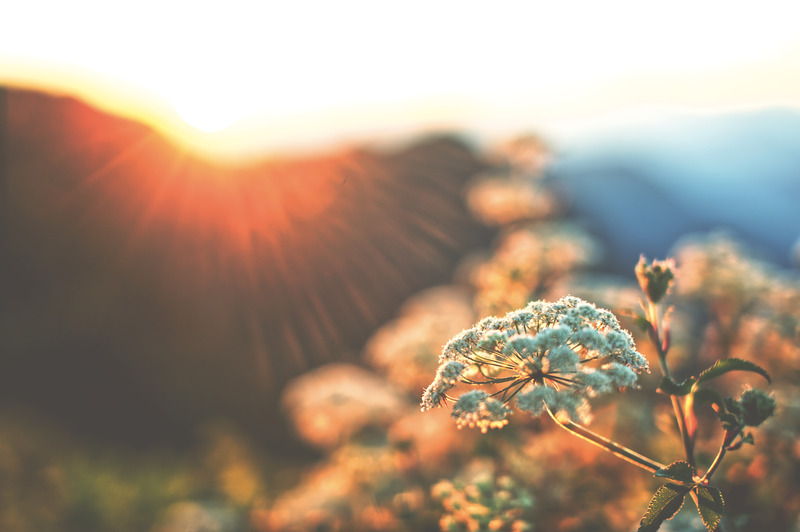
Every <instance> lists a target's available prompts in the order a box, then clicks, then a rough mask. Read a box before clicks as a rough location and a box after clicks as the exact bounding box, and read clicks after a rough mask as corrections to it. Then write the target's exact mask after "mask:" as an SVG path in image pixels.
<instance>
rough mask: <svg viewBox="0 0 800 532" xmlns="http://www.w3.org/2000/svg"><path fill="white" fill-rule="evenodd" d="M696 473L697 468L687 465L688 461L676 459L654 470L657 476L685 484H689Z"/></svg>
mask: <svg viewBox="0 0 800 532" xmlns="http://www.w3.org/2000/svg"><path fill="white" fill-rule="evenodd" d="M696 474H697V469H695V468H694V467H692V466H691V465H689V462H686V461H685V460H677V461H675V462H672V463H671V464H670V465H668V466H667V467H664V468H662V469H659V470H658V471H656V472H655V476H657V477H662V478H668V479H670V480H675V481H677V482H682V483H686V484H691V483H692V482H693V481H694V480H693V479H694V476H695V475H696Z"/></svg>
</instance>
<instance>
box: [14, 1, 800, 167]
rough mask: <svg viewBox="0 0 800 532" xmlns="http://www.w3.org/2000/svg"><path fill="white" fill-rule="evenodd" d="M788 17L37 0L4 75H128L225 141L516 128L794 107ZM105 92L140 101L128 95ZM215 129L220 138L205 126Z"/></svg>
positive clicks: (158, 112) (26, 12) (530, 7)
mask: <svg viewBox="0 0 800 532" xmlns="http://www.w3.org/2000/svg"><path fill="white" fill-rule="evenodd" d="M87 13H92V14H93V15H92V16H88V15H86V14H87ZM43 14H46V16H44V15H43ZM98 20H103V21H107V22H105V23H104V24H97V21H98ZM795 20H796V19H795V17H794V16H793V12H792V3H791V2H781V1H775V0H773V1H770V0H767V1H765V2H763V3H759V4H758V5H757V6H755V5H753V6H740V5H732V4H730V3H729V2H720V1H710V2H703V3H699V4H698V3H696V2H689V1H688V0H686V1H676V2H672V3H670V7H669V9H658V10H657V11H656V10H655V8H654V7H653V6H652V5H650V4H647V3H642V2H636V1H634V0H610V1H609V2H602V3H598V2H591V1H567V2H558V3H556V2H550V3H548V4H542V3H538V2H529V1H525V2H521V1H519V2H518V1H509V2H503V3H502V4H500V5H492V7H491V8H489V7H488V4H485V3H483V2H450V1H446V0H443V1H441V2H435V3H430V2H425V3H423V2H420V1H415V0H409V1H407V2H403V3H402V4H398V5H397V6H394V5H387V4H385V3H382V2H381V3H376V2H368V1H365V0H361V1H355V0H343V2H334V3H327V2H296V3H282V4H280V5H278V4H273V3H257V2H245V1H236V0H232V1H231V2H229V3H226V4H225V6H224V8H220V7H215V6H208V7H206V6H204V5H202V4H197V3H189V2H182V1H173V2H155V0H152V1H150V0H143V1H142V2H140V3H137V7H136V9H131V10H127V11H125V12H124V13H123V12H121V11H120V10H119V8H118V7H114V4H113V3H104V2H99V1H92V0H76V2H69V3H58V2H48V1H45V0H29V1H27V2H20V3H18V4H17V5H15V9H14V11H13V12H12V13H11V14H10V18H9V17H8V16H7V17H6V18H5V19H4V22H5V24H4V28H3V31H2V32H0V73H2V74H0V83H1V82H3V81H8V79H9V78H12V79H13V78H16V79H17V80H22V81H23V82H24V81H25V80H26V78H27V79H28V81H30V79H29V77H28V76H26V74H25V72H24V70H25V68H28V66H29V65H30V64H38V65H50V66H53V65H55V66H58V67H59V68H60V71H62V72H63V71H65V70H69V69H71V71H72V72H73V75H72V77H74V78H75V79H78V78H80V77H81V76H83V82H80V81H78V82H76V83H73V84H72V86H67V82H65V80H64V77H63V76H61V75H53V74H52V73H51V75H50V79H49V85H50V87H51V88H52V89H55V90H65V89H66V90H68V91H70V92H76V91H78V92H80V93H81V94H80V96H82V97H86V98H88V99H90V100H91V101H92V102H95V101H96V100H102V99H108V98H109V97H108V95H106V94H99V93H101V92H104V91H106V89H107V88H108V87H110V86H114V87H126V88H127V89H128V91H129V92H130V93H131V94H138V97H139V98H140V100H141V101H140V103H139V104H136V105H134V107H141V106H147V107H148V109H149V110H148V111H147V113H140V114H148V115H149V118H153V117H156V119H155V120H154V121H155V122H156V123H157V124H156V125H157V126H158V127H160V128H161V129H162V130H164V131H166V132H168V133H169V134H171V135H172V136H173V137H175V138H178V139H180V140H181V141H182V142H184V143H186V144H189V145H192V146H194V147H197V148H200V149H204V150H205V149H207V150H211V151H215V152H217V153H222V152H231V153H232V152H237V151H238V152H239V153H252V152H255V151H258V150H264V149H266V150H272V149H284V148H287V147H289V148H291V147H297V146H298V145H299V146H303V147H306V146H308V145H309V143H310V142H311V143H315V144H317V145H318V144H319V143H324V142H331V141H336V140H339V141H341V140H351V139H354V138H355V139H358V140H373V139H375V138H381V137H386V136H391V135H396V134H397V133H398V132H407V131H410V130H412V129H416V130H417V131H420V130H430V129H442V128H466V129H470V130H477V131H478V132H480V133H485V132H488V133H490V134H491V133H494V132H503V134H507V133H508V132H509V130H514V129H520V128H528V127H531V126H536V127H539V128H541V129H548V128H550V127H553V128H556V129H558V128H559V127H562V126H563V125H564V124H573V125H577V124H578V122H579V121H580V119H582V118H586V117H592V116H597V115H603V114H604V113H610V112H615V111H617V110H619V109H629V108H636V107H676V106H680V107H689V108H692V109H702V110H720V109H726V108H730V107H736V106H743V105H744V106H752V105H757V104H783V105H787V104H788V105H800V70H798V69H797V68H795V65H797V64H800V33H798V32H797V31H795V25H794V21H795ZM456 21H457V23H455V22H456ZM31 27H36V28H37V31H35V32H34V31H30V30H29V28H31ZM412 35H413V38H410V36H412ZM87 75H91V80H90V81H87V79H88V78H87ZM98 80H100V81H102V83H103V86H100V85H99V84H98V83H97V81H98ZM453 102H456V104H455V105H454V104H453ZM110 105H111V106H112V107H114V108H115V109H116V110H118V111H119V112H122V113H128V114H130V113H131V111H130V108H131V98H126V99H125V100H124V101H121V100H120V98H117V99H116V101H115V102H113V103H111V104H110ZM365 110H366V111H365ZM398 110H402V113H401V112H398ZM376 111H377V112H378V113H382V114H383V116H375V112H376ZM390 115H391V116H390ZM223 130H224V131H223ZM229 130H230V131H229ZM214 131H216V132H220V133H222V132H225V135H213V136H212V137H208V136H204V135H199V134H198V133H199V132H214ZM310 139H314V140H313V141H310Z"/></svg>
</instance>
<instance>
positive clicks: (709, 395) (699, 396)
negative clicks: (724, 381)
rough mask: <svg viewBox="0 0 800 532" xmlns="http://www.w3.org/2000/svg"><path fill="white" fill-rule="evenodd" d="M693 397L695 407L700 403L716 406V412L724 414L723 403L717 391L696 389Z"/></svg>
mask: <svg viewBox="0 0 800 532" xmlns="http://www.w3.org/2000/svg"><path fill="white" fill-rule="evenodd" d="M693 395H694V403H695V404H696V405H699V404H702V403H711V404H712V405H716V406H717V412H725V410H726V409H725V402H724V401H723V399H722V396H721V395H720V394H719V392H718V391H716V390H712V389H711V388H697V389H695V391H694V392H693Z"/></svg>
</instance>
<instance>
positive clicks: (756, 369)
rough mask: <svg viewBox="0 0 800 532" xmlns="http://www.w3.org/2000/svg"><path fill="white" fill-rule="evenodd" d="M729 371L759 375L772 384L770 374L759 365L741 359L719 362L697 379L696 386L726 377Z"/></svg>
mask: <svg viewBox="0 0 800 532" xmlns="http://www.w3.org/2000/svg"><path fill="white" fill-rule="evenodd" d="M729 371H749V372H751V373H758V374H759V375H761V376H762V377H764V378H765V379H767V382H769V383H770V384H772V379H770V378H769V374H768V373H767V372H766V370H764V368H762V367H761V366H759V365H758V364H753V363H752V362H749V361H747V360H742V359H741V358H723V359H722V360H717V363H716V364H714V365H713V366H711V367H710V368H708V369H707V370H705V371H704V372H703V373H701V374H700V376H699V377H697V382H696V384H695V385H697V384H700V383H701V382H706V381H710V380H711V379H716V378H717V377H719V376H720V375H724V374H725V373H728V372H729Z"/></svg>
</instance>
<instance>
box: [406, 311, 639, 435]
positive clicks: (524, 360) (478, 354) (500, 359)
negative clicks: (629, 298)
mask: <svg viewBox="0 0 800 532" xmlns="http://www.w3.org/2000/svg"><path fill="white" fill-rule="evenodd" d="M642 371H648V366H647V360H646V359H645V358H644V357H643V356H642V355H641V354H640V353H639V352H637V351H636V348H635V346H634V343H633V338H632V337H631V335H630V333H628V332H627V331H625V330H624V329H622V328H621V327H620V325H619V322H618V321H617V319H616V318H615V317H614V315H613V314H612V313H611V312H609V311H607V310H603V309H599V308H597V307H595V306H594V305H592V304H591V303H587V302H585V301H583V300H581V299H579V298H576V297H565V298H562V299H560V300H559V301H556V302H555V303H546V302H544V301H535V302H531V303H529V304H528V306H527V307H525V308H523V309H520V310H515V311H513V312H510V313H508V314H506V315H505V316H504V317H502V318H497V317H489V318H485V319H483V320H482V321H480V322H479V323H477V324H476V325H475V326H473V327H472V328H471V329H467V330H464V331H462V332H461V333H460V334H458V335H457V336H455V337H454V338H452V339H451V340H450V341H449V342H448V343H447V344H446V345H445V346H444V348H443V350H442V354H441V355H440V357H439V369H438V371H437V373H436V378H435V379H434V381H433V382H432V383H431V385H430V386H428V388H427V389H426V390H425V393H424V394H423V396H422V409H423V410H427V409H430V408H433V407H434V406H437V405H440V404H441V403H443V402H446V401H447V399H455V398H454V397H451V396H449V395H448V392H449V391H450V390H451V389H453V388H454V387H455V386H456V385H458V384H459V383H463V384H467V385H472V386H478V387H480V388H481V389H480V390H472V391H470V392H467V393H464V394H463V395H461V396H460V397H459V398H458V399H457V401H456V403H455V405H454V407H453V412H452V415H453V417H454V418H456V421H457V423H458V425H459V426H463V425H468V426H477V427H478V428H480V429H481V430H482V431H483V432H486V431H487V430H488V429H489V428H499V427H502V426H503V425H505V424H506V423H507V419H506V418H507V417H508V415H509V414H510V413H511V408H509V406H508V404H509V403H510V401H511V400H512V399H513V398H516V406H517V408H518V409H519V410H524V411H527V412H529V413H530V414H532V415H540V414H541V413H542V412H543V411H544V409H545V407H547V408H548V409H549V410H550V412H552V413H553V414H555V415H557V416H565V417H567V418H569V419H571V420H575V421H581V422H584V423H585V422H588V421H589V420H590V409H589V403H588V401H587V399H588V398H591V397H594V396H595V395H597V394H601V393H607V392H610V391H612V390H616V389H620V388H628V387H634V386H636V381H637V374H638V373H641V372H642Z"/></svg>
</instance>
